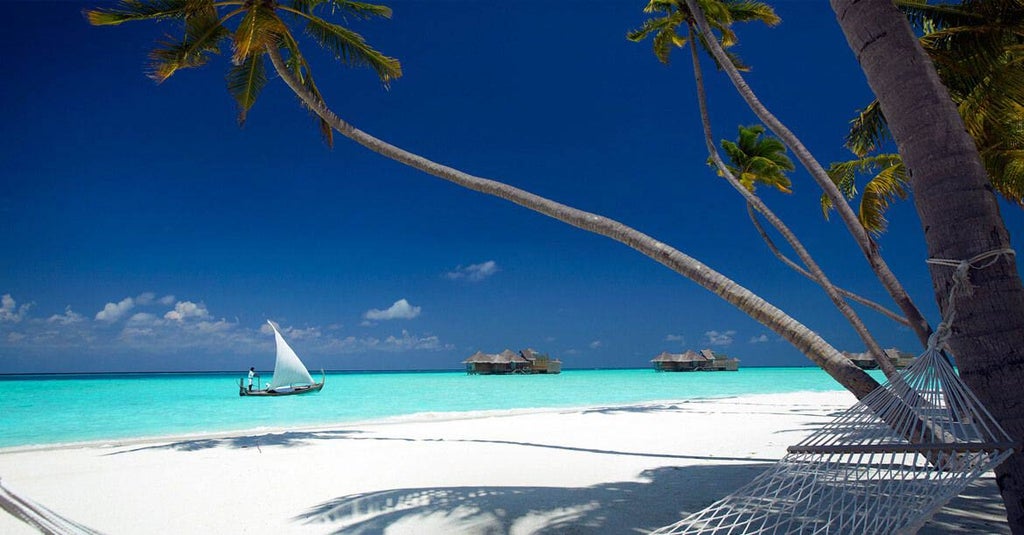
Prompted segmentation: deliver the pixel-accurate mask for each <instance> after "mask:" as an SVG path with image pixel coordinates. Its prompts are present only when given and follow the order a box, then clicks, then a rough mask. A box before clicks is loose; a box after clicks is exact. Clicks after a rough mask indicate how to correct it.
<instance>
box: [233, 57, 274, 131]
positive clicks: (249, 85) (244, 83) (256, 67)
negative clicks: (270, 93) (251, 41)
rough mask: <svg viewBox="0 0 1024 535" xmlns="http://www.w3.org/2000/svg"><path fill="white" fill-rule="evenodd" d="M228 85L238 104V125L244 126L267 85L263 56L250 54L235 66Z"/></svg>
mask: <svg viewBox="0 0 1024 535" xmlns="http://www.w3.org/2000/svg"><path fill="white" fill-rule="evenodd" d="M227 83H228V92H229V93H231V96H232V97H234V98H235V102H237V103H238V124H240V125H243V124H245V118H246V116H247V115H248V113H249V109H250V108H252V105H253V104H255V103H256V97H258V96H259V94H260V91H261V90H262V89H263V87H264V86H265V85H267V72H266V65H265V64H264V59H263V54H250V55H249V56H248V57H247V58H245V59H244V60H243V61H242V63H241V64H239V65H235V66H233V67H232V68H231V70H230V71H228V74H227Z"/></svg>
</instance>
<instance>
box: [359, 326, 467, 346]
mask: <svg viewBox="0 0 1024 535" xmlns="http://www.w3.org/2000/svg"><path fill="white" fill-rule="evenodd" d="M374 341H376V340H374ZM451 348H452V347H451V346H444V345H442V344H441V340H440V339H438V337H436V336H433V335H425V336H417V335H413V334H409V331H406V330H405V329H403V330H402V335H401V336H388V337H387V338H386V339H385V340H384V347H383V348H382V349H387V350H392V351H403V350H412V349H431V350H436V349H451Z"/></svg>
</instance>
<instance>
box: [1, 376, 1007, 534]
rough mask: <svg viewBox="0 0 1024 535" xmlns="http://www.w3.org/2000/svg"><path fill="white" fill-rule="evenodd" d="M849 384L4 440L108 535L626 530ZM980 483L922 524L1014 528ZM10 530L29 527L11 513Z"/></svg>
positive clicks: (681, 499) (718, 484)
mask: <svg viewBox="0 0 1024 535" xmlns="http://www.w3.org/2000/svg"><path fill="white" fill-rule="evenodd" d="M853 402H854V399H853V397H852V396H851V395H849V394H846V393H843V392H828V393H799V394H781V395H757V396H744V397H738V398H728V399H718V400H693V401H681V402H673V403H651V404H641V405H629V406H617V407H593V408H588V409H559V410H547V411H512V412H488V413H476V414H466V415H456V416H452V415H420V416H417V417H415V418H408V419H403V420H390V421H378V422H368V423H361V424H354V425H347V424H346V425H337V426H332V427H328V428H317V429H291V430H275V431H267V430H258V431H253V432H252V433H247V434H233V435H230V436H229V435H218V436H193V437H175V438H169V439H161V440H146V441H122V442H117V443H106V444H86V445H76V446H64V447H59V448H44V449H21V450H19V449H10V450H4V451H0V479H2V483H3V485H4V486H5V487H6V488H7V489H9V490H10V491H12V492H14V493H16V494H17V495H18V496H21V497H24V498H27V499H30V500H32V501H34V502H36V503H38V504H40V505H43V506H45V507H46V508H48V509H49V510H51V511H53V512H55V513H57V514H59V515H61V516H62V517H65V518H67V519H70V520H72V521H75V522H77V523H80V524H82V525H84V526H88V527H89V528H92V529H94V530H96V531H99V532H103V533H108V534H141V533H147V534H159V533H169V534H170V533H173V534H175V535H178V534H181V533H229V532H230V533H299V532H301V533H356V534H359V533H388V534H392V533H416V534H433V533H448V534H457V533H464V534H483V533H487V534H494V533H497V534H500V533H508V534H529V533H574V534H585V533H593V534H618V533H623V534H629V533H642V532H646V531H649V530H651V529H654V528H657V527H659V526H662V525H665V524H670V523H672V522H675V521H677V520H678V519H679V518H681V517H682V516H683V515H684V514H685V513H688V512H692V511H695V510H698V509H700V508H702V507H704V506H706V505H708V504H710V503H711V502H713V501H715V500H717V499H719V498H721V497H723V496H725V495H726V494H728V493H730V492H731V491H733V490H735V489H737V488H738V487H740V486H741V485H743V484H744V483H746V482H747V481H749V480H750V479H752V478H753V477H755V476H756V475H757V474H758V473H760V472H761V471H763V470H765V469H766V468H767V467H769V466H770V465H771V463H773V462H774V461H776V460H777V459H779V458H781V457H782V456H783V455H784V454H785V449H786V446H788V445H790V444H794V443H796V442H798V441H800V440H801V439H802V438H803V437H805V436H806V435H808V434H810V433H811V432H813V431H814V430H815V429H816V428H817V426H820V425H821V424H824V423H826V422H827V421H829V420H830V419H831V416H832V415H833V414H835V413H836V412H839V411H841V410H843V409H846V408H847V407H849V406H850V405H851V404H852V403H853ZM1001 515H1003V509H1002V503H1001V501H1000V498H999V495H998V492H997V491H996V487H995V483H994V481H993V480H992V478H991V474H989V476H988V477H986V478H983V479H982V480H980V481H978V482H977V483H976V484H975V485H973V486H972V487H971V488H969V489H968V492H967V493H965V495H962V496H961V497H960V498H957V499H956V500H954V501H953V502H952V503H951V504H950V505H949V506H948V507H946V508H945V509H944V510H943V511H941V512H940V513H939V514H938V515H936V517H935V518H933V519H932V521H930V522H929V523H928V524H927V525H926V526H925V527H924V528H923V529H922V530H921V533H926V534H932V535H934V534H939V533H1009V531H1008V529H1007V528H1006V526H1005V524H1002V523H1001V520H1000V517H1001ZM0 533H4V534H19V533H35V531H34V530H33V529H32V528H31V527H29V526H28V525H27V524H25V523H23V522H21V521H19V520H17V519H16V518H14V517H13V516H11V515H10V514H7V513H5V512H3V511H2V510H0Z"/></svg>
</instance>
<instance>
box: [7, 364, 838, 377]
mask: <svg viewBox="0 0 1024 535" xmlns="http://www.w3.org/2000/svg"><path fill="white" fill-rule="evenodd" d="M751 368H756V369H773V368H776V369H803V368H820V367H819V366H816V365H815V364H806V365H800V366H794V365H789V366H775V365H760V366H759V365H750V366H743V367H742V368H740V370H741V371H742V370H743V369H751ZM605 370H607V371H616V370H651V371H655V370H654V368H653V367H652V366H603V367H602V366H598V367H563V368H562V371H563V372H566V371H605ZM247 371H248V370H246V369H243V368H239V369H237V370H163V371H66V372H9V373H4V372H0V380H3V379H5V378H19V379H20V378H26V377H47V376H52V377H67V376H107V377H109V376H117V375H124V376H140V375H235V374H240V375H245V373H246V372H247ZM319 371H321V370H320V369H316V370H310V374H312V375H316V373H317V372H319ZM323 371H324V373H329V374H339V375H345V374H350V375H355V374H365V373H381V374H390V373H393V374H404V373H452V372H464V371H465V368H461V367H459V368H415V369H405V370H396V369H324V370H323ZM664 373H672V372H664ZM679 373H685V372H679ZM540 375H545V374H540ZM552 375H557V374H552Z"/></svg>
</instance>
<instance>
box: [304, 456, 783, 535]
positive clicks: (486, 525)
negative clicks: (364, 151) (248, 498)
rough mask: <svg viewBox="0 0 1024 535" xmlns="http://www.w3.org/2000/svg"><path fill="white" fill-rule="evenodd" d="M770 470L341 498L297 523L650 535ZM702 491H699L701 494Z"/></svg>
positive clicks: (736, 467)
mask: <svg viewBox="0 0 1024 535" xmlns="http://www.w3.org/2000/svg"><path fill="white" fill-rule="evenodd" d="M769 466H770V464H768V463H752V464H733V465H724V466H686V467H662V468H657V469H653V470H647V471H644V472H643V473H642V474H641V477H643V478H644V479H645V480H646V481H642V482H612V483H605V484H601V485H596V486H591V487H585V488H558V487H487V486H479V487H449V488H414V489H396V490H388V491H381V492H374V493H366V494H355V495H351V496H342V497H338V498H336V499H333V500H330V501H327V502H324V503H321V504H318V505H316V506H314V507H312V508H311V509H310V510H309V511H307V512H306V513H305V514H303V515H301V516H299V517H297V518H296V519H295V520H296V521H297V522H300V523H302V524H307V525H318V524H321V525H323V524H326V525H331V526H333V527H334V528H335V530H334V531H333V533H346V534H359V535H368V534H377V533H384V531H385V529H388V530H389V532H390V530H392V529H394V530H397V531H398V532H403V531H408V532H410V533H411V532H416V531H419V532H422V533H437V532H442V531H445V532H448V533H462V534H467V535H469V534H484V533H487V534H503V533H536V534H545V533H548V534H554V533H574V534H587V533H592V534H614V533H646V532H649V531H651V530H652V529H655V528H657V527H659V526H662V525H665V524H671V523H673V522H675V521H677V520H679V518H681V516H682V515H683V514H685V513H687V512H691V511H696V510H698V509H700V508H702V507H705V506H707V505H709V504H711V503H712V502H714V501H715V500H717V499H718V498H720V497H722V496H725V495H726V494H727V493H729V492H730V491H732V490H735V489H736V488H737V487H738V486H740V485H744V484H746V483H747V482H749V481H750V480H752V479H753V478H754V477H755V476H757V475H758V474H760V473H761V472H762V471H764V470H765V469H766V468H768V467H769ZM697 489H699V491H696V490H697Z"/></svg>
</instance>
